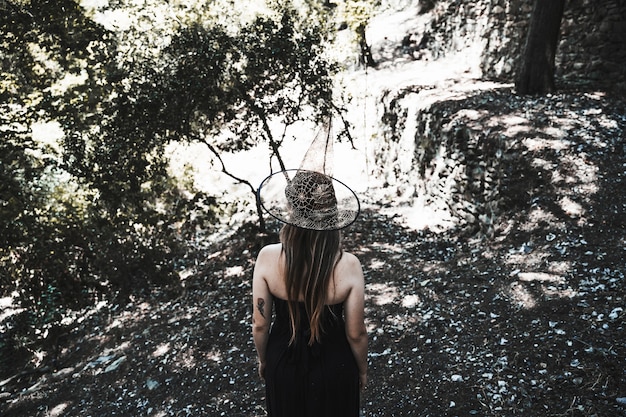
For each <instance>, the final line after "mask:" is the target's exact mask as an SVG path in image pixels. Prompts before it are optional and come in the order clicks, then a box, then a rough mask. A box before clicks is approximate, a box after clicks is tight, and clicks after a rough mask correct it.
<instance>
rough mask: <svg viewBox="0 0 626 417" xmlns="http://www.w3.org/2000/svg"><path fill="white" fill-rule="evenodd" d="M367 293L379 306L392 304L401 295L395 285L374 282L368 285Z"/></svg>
mask: <svg viewBox="0 0 626 417" xmlns="http://www.w3.org/2000/svg"><path fill="white" fill-rule="evenodd" d="M367 295H368V298H370V299H371V300H372V301H373V302H374V304H376V305H378V306H382V305H386V304H391V303H394V302H395V301H396V299H397V298H398V297H399V296H400V293H399V291H398V288H397V287H396V286H394V285H390V284H383V283H373V284H368V285H367Z"/></svg>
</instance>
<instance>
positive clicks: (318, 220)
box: [257, 169, 361, 231]
mask: <svg viewBox="0 0 626 417" xmlns="http://www.w3.org/2000/svg"><path fill="white" fill-rule="evenodd" d="M257 198H258V199H259V202H260V204H261V207H263V209H264V210H265V211H267V213H268V214H269V215H271V216H272V217H274V218H275V219H277V220H279V221H281V222H283V223H287V224H290V225H293V226H296V227H300V228H303V229H309V230H318V231H322V230H339V229H343V228H345V227H347V226H349V225H351V224H352V223H354V221H355V220H356V219H357V217H358V216H359V212H360V210H361V206H360V203H359V199H358V197H357V195H356V194H355V192H354V191H353V190H352V189H351V188H350V187H348V186H347V185H346V184H344V183H343V182H341V181H339V180H338V179H336V178H334V177H331V176H329V175H326V174H324V173H321V172H317V171H311V170H305V169H291V170H289V169H288V170H284V171H279V172H275V173H273V174H271V175H270V176H268V177H267V178H265V179H264V180H263V181H262V182H261V185H260V186H259V189H258V191H257Z"/></svg>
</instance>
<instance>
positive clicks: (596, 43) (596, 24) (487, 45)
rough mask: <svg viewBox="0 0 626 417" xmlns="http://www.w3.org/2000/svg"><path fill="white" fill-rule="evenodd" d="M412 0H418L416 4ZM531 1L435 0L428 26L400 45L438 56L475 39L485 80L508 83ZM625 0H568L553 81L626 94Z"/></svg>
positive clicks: (417, 55) (413, 52)
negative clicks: (625, 69) (625, 68)
mask: <svg viewBox="0 0 626 417" xmlns="http://www.w3.org/2000/svg"><path fill="white" fill-rule="evenodd" d="M417 3H423V1H422V2H417ZM532 8H533V0H479V1H450V0H445V1H439V2H436V3H434V7H433V8H431V9H425V8H421V9H420V8H419V7H418V8H416V10H427V11H425V12H424V13H425V14H428V15H429V17H430V24H429V25H428V27H426V28H424V27H420V28H415V30H414V31H410V32H409V33H407V37H406V39H405V41H404V44H403V45H400V46H399V48H402V49H403V50H404V51H405V52H408V53H409V54H410V55H412V56H413V57H414V58H415V59H420V58H422V57H424V56H426V57H428V58H433V59H437V58H439V57H441V56H443V55H446V54H449V53H453V52H458V51H460V50H462V49H464V48H468V47H471V46H472V45H475V44H476V43H478V44H480V45H481V49H482V56H481V62H482V65H481V70H482V72H483V76H484V78H486V79H492V80H500V81H506V82H513V81H514V77H515V72H516V68H517V66H518V62H519V59H520V56H521V54H522V51H523V47H524V43H525V40H526V34H527V30H528V23H529V21H530V15H531V13H532ZM625 65H626V1H624V0H603V1H597V0H568V1H567V2H566V6H565V11H564V15H563V19H562V21H561V40H560V43H559V46H558V48H557V56H556V67H557V71H556V76H557V84H558V83H559V82H561V83H567V84H572V83H573V84H583V85H589V86H591V87H593V88H599V89H604V90H607V91H610V92H612V93H617V94H620V95H625V94H626V71H624V66H625Z"/></svg>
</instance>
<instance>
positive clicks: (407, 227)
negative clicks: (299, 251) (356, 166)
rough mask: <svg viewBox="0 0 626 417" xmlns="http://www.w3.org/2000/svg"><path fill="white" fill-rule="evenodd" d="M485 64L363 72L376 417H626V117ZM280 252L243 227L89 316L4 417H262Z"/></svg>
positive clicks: (15, 385) (369, 410)
mask: <svg viewBox="0 0 626 417" xmlns="http://www.w3.org/2000/svg"><path fill="white" fill-rule="evenodd" d="M383 40H384V39H383ZM468 62H469V63H471V62H470V61H467V60H461V59H456V60H455V57H453V56H451V57H448V58H447V60H446V59H441V60H438V61H436V62H422V61H404V60H400V61H396V62H395V63H393V64H392V63H389V65H387V66H384V67H382V68H379V69H377V70H369V71H368V72H367V73H366V72H364V71H361V70H355V71H352V72H350V73H349V74H346V79H347V80H348V81H347V83H348V84H350V85H352V86H353V88H356V89H355V90H354V91H364V90H363V89H360V90H359V89H358V87H359V86H363V85H367V93H368V94H367V95H366V96H364V97H361V98H358V97H357V99H355V102H354V105H355V107H354V108H353V109H352V112H353V117H354V118H355V119H356V118H357V117H361V116H362V111H363V109H364V108H365V109H366V110H367V111H368V113H366V125H365V126H362V125H361V127H360V128H361V129H363V131H364V132H366V133H368V137H378V138H384V142H382V141H381V143H380V144H378V145H379V146H377V147H374V146H371V145H370V146H369V147H368V148H367V149H368V151H367V154H366V155H365V156H366V157H367V158H368V161H369V163H370V164H373V166H374V168H373V169H372V174H371V175H372V176H373V177H374V178H373V179H372V181H371V182H368V183H367V185H368V187H367V189H364V190H362V193H361V198H362V200H363V207H364V210H363V212H362V215H361V217H360V218H359V220H358V221H357V222H356V223H355V224H354V225H353V227H351V228H350V229H348V230H346V232H345V236H344V240H345V247H346V250H348V251H350V252H353V253H355V254H356V255H357V256H358V257H359V258H360V259H361V261H362V263H363V267H364V271H365V276H366V282H367V300H366V304H367V305H366V308H367V312H366V316H367V326H368V332H369V336H370V348H369V350H370V354H369V363H370V375H369V386H368V387H367V389H366V390H365V392H364V393H363V398H362V405H363V415H364V416H367V417H378V416H394V417H396V416H472V415H477V416H505V415H506V416H511V415H523V416H581V417H582V416H586V417H588V416H597V417H605V416H606V417H609V416H619V415H626V372H625V369H626V368H625V365H626V362H625V361H626V344H625V342H624V336H623V335H624V327H625V324H626V323H625V322H626V320H625V318H626V312H625V311H624V309H625V308H626V305H625V304H626V303H625V300H626V282H625V279H626V278H625V269H624V266H625V265H626V262H625V257H626V230H625V228H626V210H625V209H626V195H625V194H626V191H625V189H626V187H625V184H624V177H625V176H626V160H625V154H626V116H625V115H626V103H625V102H624V101H623V100H622V99H619V98H616V97H612V96H611V95H610V94H607V93H605V92H601V91H590V90H578V89H576V88H571V89H568V90H562V91H561V92H559V93H558V94H555V95H552V96H549V97H540V98H524V97H518V96H516V95H515V94H514V92H513V91H512V88H511V85H509V84H498V83H494V82H490V83H487V82H484V81H482V80H480V79H478V78H477V77H476V73H475V72H474V71H473V70H472V68H471V66H470V67H468V66H467V64H468ZM454 63H456V64H457V66H454ZM355 95H356V94H355ZM391 103H393V105H391ZM383 115H387V116H389V115H395V116H396V117H395V118H392V119H393V120H395V122H394V123H389V120H391V119H386V121H381V118H382V116H383ZM392 127H394V128H395V130H393V129H391V128H392ZM418 133H419V134H422V135H425V136H423V137H426V138H428V139H429V142H428V144H427V145H428V146H427V145H426V144H425V142H419V141H416V140H415V139H416V137H420V136H419V135H417V134H418ZM496 155H497V157H496ZM494 161H496V162H494ZM376 167H386V168H387V169H386V170H382V169H380V170H379V169H378V168H376ZM374 173H376V175H374ZM488 173H491V174H493V175H491V174H489V175H488ZM453 180H454V181H453ZM273 239H275V236H264V235H259V234H258V233H257V231H256V229H255V227H254V226H252V225H251V224H250V223H244V224H240V225H238V227H237V229H235V230H232V231H231V232H230V233H229V234H228V235H227V236H224V237H223V238H222V239H221V240H219V241H217V242H215V243H213V244H211V245H205V246H204V247H205V249H203V250H202V251H201V252H199V253H198V255H197V259H196V267H195V268H194V269H192V270H190V271H189V274H188V275H186V276H185V277H184V291H183V292H182V293H180V294H176V295H174V296H172V294H171V293H168V292H166V291H162V292H155V293H154V294H152V295H151V296H150V297H147V298H142V299H140V298H136V299H133V301H132V303H131V304H129V305H124V306H117V305H110V304H107V303H104V302H103V303H101V304H99V305H96V306H94V307H93V308H91V309H88V310H85V311H82V312H80V313H79V314H77V316H76V317H75V320H74V323H75V325H74V326H73V327H72V328H71V329H70V330H69V331H68V333H65V334H61V335H59V336H58V338H57V339H56V340H54V341H53V342H52V343H51V348H52V349H54V350H55V352H56V353H55V354H54V355H53V357H54V361H50V362H49V364H47V365H46V366H45V367H43V368H40V371H38V372H22V373H17V374H16V375H15V376H13V377H11V378H9V379H6V380H4V381H0V415H2V416H5V417H13V416H15V417H17V416H33V417H34V416H42V417H43V416H78V415H80V416H93V417H100V416H113V415H121V416H144V415H145V416H169V415H175V416H229V417H230V416H242V417H243V416H246V417H253V416H263V415H264V403H263V401H264V400H263V396H264V393H263V385H262V382H261V381H260V380H259V379H258V377H257V374H256V368H255V365H256V363H255V353H254V347H253V344H252V338H251V334H250V309H251V307H250V300H249V298H250V293H251V286H250V284H251V273H252V268H253V264H254V258H255V255H256V253H257V252H258V250H259V249H260V247H261V246H262V245H263V244H264V243H266V242H268V241H272V240H273Z"/></svg>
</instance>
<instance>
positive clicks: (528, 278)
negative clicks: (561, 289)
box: [517, 272, 565, 284]
mask: <svg viewBox="0 0 626 417" xmlns="http://www.w3.org/2000/svg"><path fill="white" fill-rule="evenodd" d="M517 276H518V277H519V280H520V281H522V282H543V283H552V284H564V283H565V278H563V277H562V276H559V275H554V274H548V273H545V272H520V273H519V274H517Z"/></svg>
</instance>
